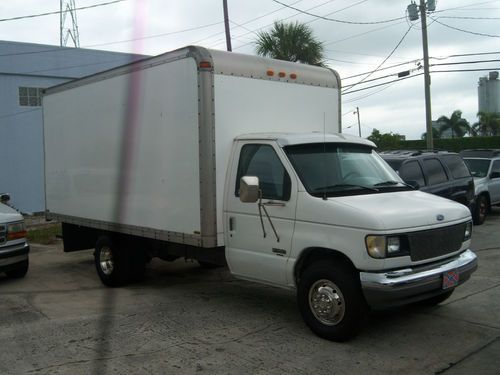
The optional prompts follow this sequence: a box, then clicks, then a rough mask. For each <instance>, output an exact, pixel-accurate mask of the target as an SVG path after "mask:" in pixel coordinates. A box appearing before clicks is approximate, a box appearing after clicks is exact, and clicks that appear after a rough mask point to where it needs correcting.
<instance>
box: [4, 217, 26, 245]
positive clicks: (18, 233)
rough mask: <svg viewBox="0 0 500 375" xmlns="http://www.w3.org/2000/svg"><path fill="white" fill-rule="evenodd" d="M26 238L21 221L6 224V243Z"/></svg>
mask: <svg viewBox="0 0 500 375" xmlns="http://www.w3.org/2000/svg"><path fill="white" fill-rule="evenodd" d="M25 237H26V228H25V227H24V223H23V222H22V221H20V222H17V223H10V224H7V241H12V240H18V239H21V238H25Z"/></svg>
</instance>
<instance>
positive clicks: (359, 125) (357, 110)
mask: <svg viewBox="0 0 500 375" xmlns="http://www.w3.org/2000/svg"><path fill="white" fill-rule="evenodd" d="M354 113H355V114H357V115H358V134H359V136H360V137H361V121H359V107H356V110H355V111H354Z"/></svg>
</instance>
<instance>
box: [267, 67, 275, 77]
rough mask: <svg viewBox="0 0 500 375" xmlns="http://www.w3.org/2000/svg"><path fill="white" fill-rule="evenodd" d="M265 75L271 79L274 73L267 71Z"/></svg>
mask: <svg viewBox="0 0 500 375" xmlns="http://www.w3.org/2000/svg"><path fill="white" fill-rule="evenodd" d="M266 74H267V75H268V76H269V77H272V76H273V75H274V71H273V70H271V69H269V70H268V71H267V72H266Z"/></svg>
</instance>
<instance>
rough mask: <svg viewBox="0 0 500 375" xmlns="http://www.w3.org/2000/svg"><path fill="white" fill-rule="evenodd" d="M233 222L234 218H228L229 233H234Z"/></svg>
mask: <svg viewBox="0 0 500 375" xmlns="http://www.w3.org/2000/svg"><path fill="white" fill-rule="evenodd" d="M234 222H235V218H234V217H230V218H229V231H230V232H232V231H234Z"/></svg>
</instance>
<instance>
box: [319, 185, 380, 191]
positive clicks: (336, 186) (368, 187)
mask: <svg viewBox="0 0 500 375" xmlns="http://www.w3.org/2000/svg"><path fill="white" fill-rule="evenodd" d="M344 187H347V188H349V187H354V188H360V189H366V190H372V191H380V190H379V189H377V188H374V187H371V186H364V185H355V184H335V185H328V186H323V187H320V188H316V189H314V190H313V192H314V193H322V192H329V191H331V190H332V189H335V190H336V189H341V188H344Z"/></svg>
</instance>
